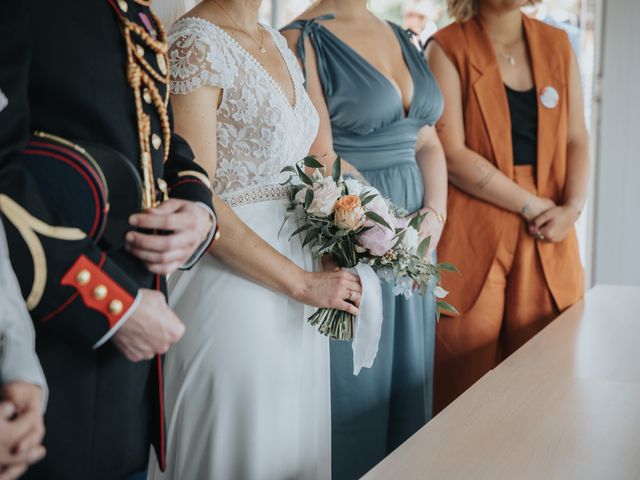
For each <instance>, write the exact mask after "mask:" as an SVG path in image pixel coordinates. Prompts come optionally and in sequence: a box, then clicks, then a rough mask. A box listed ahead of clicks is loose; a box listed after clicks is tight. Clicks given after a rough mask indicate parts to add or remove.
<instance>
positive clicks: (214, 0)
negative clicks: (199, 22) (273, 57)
mask: <svg viewBox="0 0 640 480" xmlns="http://www.w3.org/2000/svg"><path fill="white" fill-rule="evenodd" d="M212 2H213V3H215V4H216V5H217V6H218V7H220V9H221V10H222V11H223V12H224V13H226V14H227V17H229V18H230V19H231V21H232V22H233V24H234V25H235V26H236V28H237V29H238V30H240V31H241V32H242V33H244V34H245V35H247V36H248V37H249V38H250V39H251V40H253V42H254V43H255V44H256V45H257V46H258V50H260V53H262V54H265V53H267V49H266V48H264V33H263V31H262V28H261V27H260V24H259V23H258V32H259V33H260V42H258V41H257V40H256V39H255V38H253V35H251V34H250V33H249V32H247V31H246V30H245V29H244V28H242V27H241V26H240V25H239V24H238V22H236V19H235V18H233V16H232V15H231V14H230V13H229V11H228V10H227V9H226V8H224V7H223V6H222V5H220V4H219V3H218V2H217V0H212Z"/></svg>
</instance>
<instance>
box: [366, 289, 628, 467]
mask: <svg viewBox="0 0 640 480" xmlns="http://www.w3.org/2000/svg"><path fill="white" fill-rule="evenodd" d="M364 478H365V479H366V480H383V479H384V480H391V479H401V480H412V479H416V480H417V479H420V480H423V479H446V480H454V479H465V480H467V479H469V480H483V479H491V480H499V479H518V480H520V479H536V480H542V479H558V480H560V479H562V480H567V479H581V480H584V479H607V480H608V479H633V478H638V479H640V288H637V287H618V286H598V287H596V288H594V289H593V290H591V291H590V292H589V293H588V294H587V296H586V299H585V301H584V302H581V303H580V304H578V305H576V306H574V307H573V308H571V309H570V310H568V311H567V312H565V313H564V314H563V315H561V316H560V317H559V318H558V319H557V320H556V321H554V322H553V323H552V324H551V325H549V326H548V327H547V328H546V329H544V330H543V331H542V332H540V333H539V334H538V335H537V336H536V337H534V338H533V339H532V340H530V341H529V342H528V343H527V344H526V345H524V346H523V347H522V348H520V349H519V350H518V351H517V352H515V353H514V354H513V355H512V356H511V357H509V358H508V359H507V360H506V361H505V362H503V363H502V364H501V365H500V366H499V367H497V368H496V369H495V370H493V371H491V372H489V373H488V374H487V375H485V376H484V377H483V378H482V379H481V380H480V381H479V382H478V383H476V384H475V385H474V386H473V387H471V388H470V389H469V390H468V391H467V392H465V393H464V394H463V395H462V396H461V397H460V398H458V399H457V400H456V401H455V402H454V403H452V404H451V405H450V406H449V407H447V408H446V409H445V410H444V411H442V412H441V413H440V414H439V415H438V416H437V417H435V418H434V419H433V420H432V421H431V422H430V423H429V424H428V425H426V426H425V427H424V428H422V429H421V430H420V431H419V432H418V433H416V434H415V435H414V436H413V437H411V438H410V439H409V440H408V441H407V442H405V443H404V444H403V445H402V446H400V448H398V449H397V450H396V451H395V452H393V453H392V454H391V455H390V456H389V457H388V458H387V459H385V460H384V461H383V462H382V463H380V464H379V465H378V466H377V467H376V468H374V469H373V470H372V471H371V472H369V473H368V474H367V475H366V476H365V477H364Z"/></svg>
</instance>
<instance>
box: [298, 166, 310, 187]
mask: <svg viewBox="0 0 640 480" xmlns="http://www.w3.org/2000/svg"><path fill="white" fill-rule="evenodd" d="M296 171H297V172H298V176H299V177H300V180H302V182H303V183H306V184H307V185H309V186H311V185H313V180H311V178H309V175H307V174H306V173H304V172H303V171H302V169H301V168H300V167H299V166H298V165H296Z"/></svg>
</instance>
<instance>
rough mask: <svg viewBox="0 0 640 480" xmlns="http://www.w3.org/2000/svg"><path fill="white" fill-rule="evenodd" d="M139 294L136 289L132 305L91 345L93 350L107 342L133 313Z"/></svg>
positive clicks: (138, 301)
mask: <svg viewBox="0 0 640 480" xmlns="http://www.w3.org/2000/svg"><path fill="white" fill-rule="evenodd" d="M141 295H142V293H141V292H140V291H138V294H137V295H136V298H135V300H134V301H133V305H131V307H130V308H129V310H127V311H126V312H125V314H124V315H122V317H121V318H120V320H118V323H116V324H115V325H114V326H113V328H112V329H111V330H109V331H108V332H107V333H106V334H105V336H104V337H102V338H101V339H100V340H98V341H97V342H96V344H95V345H94V346H93V349H94V350H97V349H98V348H100V347H101V346H103V345H104V344H105V343H107V342H108V341H109V340H111V337H113V336H114V335H115V334H116V333H117V332H118V330H120V329H121V328H122V326H123V325H124V322H126V321H127V320H129V318H131V315H133V314H134V313H135V311H136V309H137V308H138V305H139V304H140V297H141Z"/></svg>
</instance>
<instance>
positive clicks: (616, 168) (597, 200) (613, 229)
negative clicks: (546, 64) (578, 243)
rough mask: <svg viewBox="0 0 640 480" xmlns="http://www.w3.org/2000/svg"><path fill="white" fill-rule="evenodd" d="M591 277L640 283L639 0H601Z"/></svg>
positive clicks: (630, 283) (593, 281)
mask: <svg viewBox="0 0 640 480" xmlns="http://www.w3.org/2000/svg"><path fill="white" fill-rule="evenodd" d="M602 7H603V14H604V17H603V38H602V40H603V41H602V45H601V47H602V57H601V59H602V60H601V61H602V84H601V92H600V98H601V102H602V103H601V105H600V116H599V122H598V123H599V128H598V129H596V132H597V133H596V134H597V135H598V138H597V144H598V148H597V150H596V152H595V153H596V155H597V161H596V170H595V181H594V187H595V191H594V192H593V197H592V198H593V215H594V217H593V223H592V228H593V230H592V232H593V237H592V241H593V243H592V248H591V249H590V250H591V252H592V258H591V262H590V263H591V280H592V283H593V284H595V283H611V284H626V285H640V0H603V4H602Z"/></svg>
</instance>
